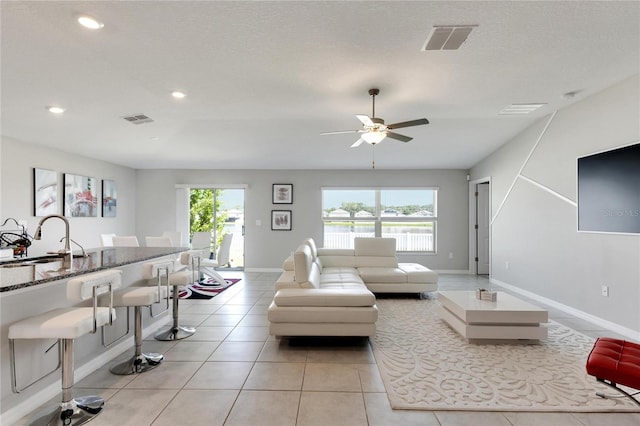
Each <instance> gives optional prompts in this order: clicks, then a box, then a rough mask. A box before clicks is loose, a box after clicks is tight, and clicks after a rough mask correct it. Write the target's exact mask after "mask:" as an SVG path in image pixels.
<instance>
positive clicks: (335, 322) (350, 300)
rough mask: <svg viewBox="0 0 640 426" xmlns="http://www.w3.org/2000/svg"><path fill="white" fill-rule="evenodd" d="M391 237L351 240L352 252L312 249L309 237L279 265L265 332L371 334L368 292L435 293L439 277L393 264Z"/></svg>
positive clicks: (373, 308)
mask: <svg viewBox="0 0 640 426" xmlns="http://www.w3.org/2000/svg"><path fill="white" fill-rule="evenodd" d="M395 244H396V243H395V239H393V238H356V239H355V242H354V249H324V248H317V247H316V245H315V242H314V241H313V240H312V239H310V238H308V239H306V240H305V241H303V243H302V244H301V245H300V246H299V247H298V248H297V249H296V251H295V252H294V254H293V256H291V257H290V258H288V259H287V260H285V262H284V263H283V269H284V272H283V273H282V274H281V275H280V277H279V278H278V280H277V282H276V290H277V291H276V294H275V296H274V299H273V302H272V303H271V305H270V306H269V310H268V315H267V316H268V319H269V322H270V328H269V330H270V333H271V334H273V335H279V336H373V335H374V334H375V322H376V320H377V317H378V309H377V307H376V304H375V296H374V294H373V292H380V293H422V292H428V291H436V290H437V288H438V275H437V274H436V273H435V272H433V271H431V270H429V269H428V268H426V267H424V266H422V265H419V264H414V263H398V259H397V257H396V251H395Z"/></svg>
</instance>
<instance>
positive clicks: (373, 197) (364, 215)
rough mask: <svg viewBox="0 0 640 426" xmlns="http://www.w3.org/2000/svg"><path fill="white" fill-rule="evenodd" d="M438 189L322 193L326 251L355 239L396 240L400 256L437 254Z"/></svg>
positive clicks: (350, 190) (351, 243)
mask: <svg viewBox="0 0 640 426" xmlns="http://www.w3.org/2000/svg"><path fill="white" fill-rule="evenodd" d="M437 195H438V190H437V188H397V189H396V188H361V189H338V188H324V189H323V190H322V222H323V229H324V242H323V245H324V247H327V248H353V239H354V238H355V237H392V238H395V239H396V250H397V251H398V252H421V253H435V252H436V224H437V221H438V217H437Z"/></svg>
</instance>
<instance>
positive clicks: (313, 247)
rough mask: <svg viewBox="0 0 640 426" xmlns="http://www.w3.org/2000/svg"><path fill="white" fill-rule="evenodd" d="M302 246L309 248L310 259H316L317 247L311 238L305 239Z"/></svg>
mask: <svg viewBox="0 0 640 426" xmlns="http://www.w3.org/2000/svg"><path fill="white" fill-rule="evenodd" d="M302 244H306V245H308V246H309V249H311V257H312V258H313V259H314V260H315V259H316V257H318V247H317V246H316V242H315V241H313V238H305V239H304V241H302Z"/></svg>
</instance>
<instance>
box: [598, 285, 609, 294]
mask: <svg viewBox="0 0 640 426" xmlns="http://www.w3.org/2000/svg"><path fill="white" fill-rule="evenodd" d="M600 293H601V294H602V296H603V297H609V286H606V285H603V286H602V288H601V289H600Z"/></svg>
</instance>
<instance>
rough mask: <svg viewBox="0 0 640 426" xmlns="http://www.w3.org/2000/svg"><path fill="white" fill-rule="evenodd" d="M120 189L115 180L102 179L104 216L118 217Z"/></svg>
mask: <svg viewBox="0 0 640 426" xmlns="http://www.w3.org/2000/svg"><path fill="white" fill-rule="evenodd" d="M117 207H118V191H117V189H116V182H115V181H114V180H109V179H103V180H102V217H116V212H117Z"/></svg>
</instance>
